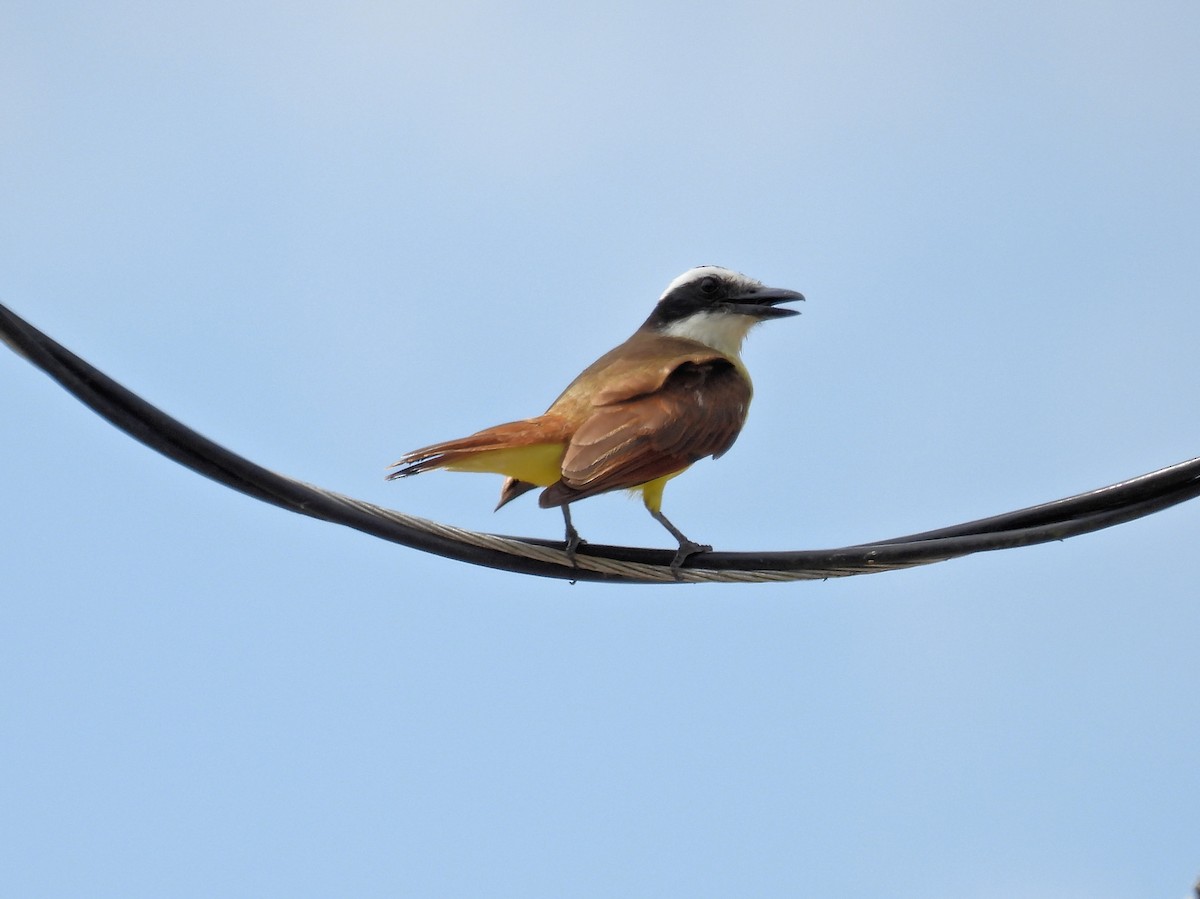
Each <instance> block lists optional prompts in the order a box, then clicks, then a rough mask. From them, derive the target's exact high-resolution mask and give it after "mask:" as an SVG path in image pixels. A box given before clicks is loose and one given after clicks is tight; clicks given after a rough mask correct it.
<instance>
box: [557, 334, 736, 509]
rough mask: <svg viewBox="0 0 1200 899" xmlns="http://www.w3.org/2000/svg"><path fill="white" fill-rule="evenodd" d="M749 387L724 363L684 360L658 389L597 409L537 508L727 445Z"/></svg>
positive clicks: (659, 472)
mask: <svg viewBox="0 0 1200 899" xmlns="http://www.w3.org/2000/svg"><path fill="white" fill-rule="evenodd" d="M750 394H751V391H750V383H749V381H748V380H747V379H746V377H745V376H744V375H743V374H742V373H741V372H740V371H738V369H737V367H736V366H735V365H734V364H733V363H732V362H731V361H729V360H728V359H724V358H715V359H709V360H707V361H704V362H691V361H688V362H683V363H682V364H680V365H678V366H677V367H676V368H675V369H674V370H673V371H672V372H671V373H670V374H669V375H668V376H667V378H666V379H665V380H664V381H663V382H662V386H661V387H659V388H658V389H657V390H654V391H652V392H650V393H646V394H643V395H641V396H635V397H632V398H630V399H627V400H623V401H621V402H617V403H612V404H610V405H604V406H599V407H597V408H595V410H594V411H593V412H592V414H591V415H590V416H589V417H588V419H587V420H586V421H585V422H584V423H583V425H582V426H581V427H580V428H579V430H577V431H576V432H575V434H574V436H573V437H572V438H571V442H570V444H569V445H568V447H567V452H566V455H565V456H564V457H563V463H562V467H563V476H562V480H561V481H559V482H558V483H556V484H554V485H552V486H550V487H547V488H546V489H545V490H544V491H542V494H541V497H540V498H539V500H538V504H539V505H540V506H542V507H543V508H548V507H550V506H561V505H563V504H564V503H569V502H574V501H575V500H577V499H583V498H584V497H588V496H595V495H596V494H597V493H605V492H607V491H609V490H620V489H622V488H628V487H637V486H640V485H641V484H644V483H646V482H647V481H652V480H654V479H655V478H660V477H663V476H664V475H668V474H673V473H674V472H677V471H679V470H680V469H682V468H686V467H687V466H688V465H691V464H692V463H693V462H695V461H697V460H698V459H703V458H704V457H705V456H720V455H721V454H722V453H724V452H725V451H726V450H727V449H729V447H731V446H733V442H734V440H736V439H737V435H738V432H740V431H741V429H742V425H743V423H744V422H745V421H746V411H747V410H748V409H749V407H750Z"/></svg>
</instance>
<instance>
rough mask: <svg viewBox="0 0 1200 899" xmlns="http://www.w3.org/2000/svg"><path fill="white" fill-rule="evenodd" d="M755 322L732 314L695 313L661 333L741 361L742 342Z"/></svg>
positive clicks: (745, 316)
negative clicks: (694, 342) (700, 344)
mask: <svg viewBox="0 0 1200 899" xmlns="http://www.w3.org/2000/svg"><path fill="white" fill-rule="evenodd" d="M756 324H758V319H756V318H754V317H753V316H750V315H738V314H736V313H733V312H696V313H694V314H692V315H689V316H688V317H687V318H681V319H680V320H679V321H674V322H671V323H670V324H669V325H667V326H666V327H665V328H663V329H662V333H663V334H666V335H667V336H669V337H683V338H686V339H687V340H694V341H696V342H697V343H702V344H704V345H705V346H710V347H712V348H713V349H714V350H716V351H717V352H718V353H724V354H725V355H726V356H728V357H730V358H731V359H739V360H740V359H741V352H742V341H743V340H745V339H746V334H747V332H749V330H750V329H751V328H753V327H754V326H755V325H756Z"/></svg>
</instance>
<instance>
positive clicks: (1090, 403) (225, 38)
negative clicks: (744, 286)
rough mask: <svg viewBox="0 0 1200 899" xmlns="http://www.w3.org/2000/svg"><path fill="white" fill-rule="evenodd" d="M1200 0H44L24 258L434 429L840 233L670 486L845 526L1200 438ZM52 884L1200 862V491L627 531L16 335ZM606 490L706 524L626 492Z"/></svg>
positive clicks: (391, 435)
mask: <svg viewBox="0 0 1200 899" xmlns="http://www.w3.org/2000/svg"><path fill="white" fill-rule="evenodd" d="M1198 43H1200V7H1198V6H1197V5H1196V4H1195V3H1190V2H1163V3H1154V4H1140V5H1138V4H1121V3H1112V2H1088V3H1083V2H1050V3H1046V2H1038V3H1032V2H1009V3H1004V4H959V3H948V2H899V0H897V2H890V3H888V2H849V3H843V4H829V3H823V4H812V3H787V4H784V3H775V4H772V3H767V4H757V5H752V6H748V7H747V6H742V7H736V6H734V5H732V4H730V5H715V4H695V5H689V4H679V3H653V2H651V3H639V4H617V5H607V6H598V7H594V8H590V9H587V10H582V9H580V10H576V9H573V8H571V7H570V6H569V5H567V6H564V5H562V4H549V3H544V4H543V3H518V4H508V5H499V4H497V5H480V4H476V3H470V2H461V3H453V2H451V3H441V4H437V5H436V6H435V5H433V4H423V5H420V6H419V7H418V6H413V7H408V6H405V5H403V4H400V5H394V4H377V3H348V4H336V5H335V4H320V3H317V4H307V5H305V7H304V8H303V9H301V8H300V7H297V6H295V5H294V4H275V3H264V2H253V0H252V2H240V3H237V4H232V3H214V4H205V5H203V6H196V7H194V8H190V9H184V8H180V7H178V6H177V5H163V4H152V3H139V2H128V3H99V4H69V3H68V4H56V3H37V4H35V3H25V2H15V3H8V4H5V5H3V6H0V119H2V120H3V122H4V127H3V128H2V129H0V173H2V175H0V184H2V190H3V202H2V203H0V229H2V232H0V302H4V303H5V304H7V305H9V306H10V307H12V308H13V309H14V310H15V311H17V312H18V313H20V314H21V315H23V316H25V317H26V318H28V319H29V320H30V321H31V322H33V323H34V324H35V325H37V326H38V327H40V328H42V329H43V330H45V331H47V332H48V333H50V334H51V335H52V336H54V337H56V338H57V339H59V340H60V341H62V342H63V343H65V344H66V345H67V346H68V347H70V348H71V349H73V350H75V351H76V352H78V353H80V354H81V355H83V356H84V357H85V358H87V359H89V360H90V361H91V362H93V363H94V364H96V365H98V366H99V367H100V368H101V369H103V370H105V371H107V372H108V373H109V374H111V375H113V376H114V377H116V378H117V379H118V380H120V381H122V382H123V383H125V384H126V385H127V386H129V387H130V388H132V389H134V390H135V391H137V392H140V393H141V394H142V395H144V396H145V397H146V398H148V399H149V400H151V401H152V402H154V403H156V404H158V405H160V406H162V407H163V408H164V409H166V410H167V411H169V412H171V413H172V414H174V415H176V416H177V417H179V418H181V419H182V420H183V421H185V422H187V423H188V424H190V425H192V426H193V427H196V428H197V429H199V430H200V431H201V432H203V433H205V434H207V435H208V436H210V437H212V438H214V439H216V440H218V441H220V442H222V443H224V444H226V445H227V446H229V447H231V448H233V449H235V450H237V451H239V452H241V453H243V454H245V455H247V456H249V457H250V458H252V459H254V460H255V461H258V462H260V463H262V464H264V465H267V466H268V467H272V468H275V469H277V470H280V471H282V472H285V473H287V474H291V475H293V476H296V477H299V478H302V479H304V480H307V481H311V482H314V483H318V484H321V485H324V486H328V487H331V488H333V489H337V490H341V491H343V492H346V493H350V494H353V495H355V496H360V497H363V498H365V499H368V500H371V501H373V502H378V503H382V504H385V505H390V506H393V507H395V508H399V509H402V510H404V511H407V512H412V513H415V514H419V515H424V516H427V517H432V518H437V519H439V520H444V521H448V522H451V523H454V524H458V525H462V526H466V527H472V528H478V529H487V530H497V531H500V532H505V533H521V534H529V535H536V536H546V537H557V536H559V534H560V532H561V531H560V520H559V517H558V516H557V515H556V514H554V513H548V512H543V511H541V510H539V509H537V508H536V503H534V502H532V501H530V500H529V499H526V500H524V501H522V502H517V503H514V504H513V505H512V506H510V507H507V508H506V509H504V510H503V511H502V512H500V513H496V514H495V515H493V514H492V512H491V508H492V505H493V504H494V502H495V495H496V490H497V488H498V486H499V485H498V482H497V481H498V479H495V478H489V477H483V476H473V475H449V474H432V475H428V476H424V477H421V478H416V479H410V480H408V481H404V482H401V483H391V484H389V483H385V482H384V480H383V473H384V469H385V466H386V465H387V464H388V463H389V462H391V461H393V460H394V459H395V458H397V457H398V456H399V455H400V454H401V453H402V452H403V451H405V450H408V449H411V448H414V447H416V446H420V445H423V444H426V443H429V442H432V441H435V440H439V439H443V438H447V437H452V436H457V435H460V434H463V433H467V432H470V431H472V430H475V429H477V428H479V427H482V426H484V425H488V424H492V423H496V422H499V421H503V420H508V419H511V418H517V417H523V416H526V415H529V414H533V413H536V412H539V411H541V410H542V409H543V408H544V407H545V406H546V405H547V404H548V403H549V402H550V400H552V399H553V398H554V396H555V395H556V394H557V392H558V390H559V389H560V388H561V387H562V386H563V385H564V384H565V383H566V382H567V381H568V380H569V379H570V378H571V377H572V376H573V375H574V374H575V373H576V372H577V371H578V370H579V369H580V368H581V367H582V366H583V365H585V364H586V363H587V362H589V361H591V359H593V358H594V357H595V356H597V355H599V354H600V353H601V352H603V351H605V350H606V349H608V348H609V347H610V346H612V345H613V344H615V343H617V342H618V341H620V340H622V339H623V338H624V337H625V336H627V335H628V333H629V332H630V331H632V329H633V328H634V327H636V326H637V324H638V323H640V321H641V320H642V319H643V318H644V317H645V315H646V314H647V313H648V311H649V309H650V306H651V305H652V303H653V301H654V299H655V298H656V297H657V296H658V294H659V292H660V291H661V290H662V288H663V287H664V286H665V285H666V284H667V282H668V281H670V280H671V279H672V278H673V277H674V276H675V275H677V274H679V273H680V272H681V271H683V270H684V269H686V268H689V267H691V266H693V265H696V264H700V263H717V264H721V265H726V266H729V267H732V268H735V269H738V270H741V271H745V272H747V273H749V274H751V275H753V276H755V277H758V278H761V279H763V280H764V281H766V282H768V283H770V284H773V285H777V286H784V287H791V288H795V289H798V290H801V291H803V292H804V293H805V294H806V295H807V296H808V303H807V304H806V305H805V308H804V315H803V317H801V318H797V319H789V320H787V321H785V322H779V323H777V324H772V325H771V326H769V327H765V328H763V329H761V330H760V331H757V332H755V333H753V334H752V335H751V336H750V340H749V342H748V344H747V348H746V353H745V359H746V362H747V364H748V365H749V367H750V369H751V370H752V372H753V373H754V376H755V382H756V387H757V393H756V397H755V405H754V409H753V411H752V413H751V416H750V421H749V424H748V426H747V428H746V430H745V431H744V433H743V434H742V436H741V438H740V440H739V442H738V445H737V446H736V447H735V448H734V449H733V450H732V451H731V452H730V453H729V454H728V455H727V456H725V457H724V458H723V459H721V460H719V461H717V462H706V463H702V464H700V465H697V466H696V467H695V468H694V469H693V470H692V471H691V472H689V474H688V475H687V476H686V477H684V478H681V479H679V480H677V481H675V482H673V483H672V484H671V485H670V486H669V488H668V490H667V495H666V503H665V507H664V508H665V511H666V512H667V514H668V515H670V516H671V518H672V519H673V520H674V521H675V522H676V523H677V524H678V525H679V526H680V527H681V528H682V529H683V530H684V531H685V532H687V533H688V534H689V535H690V536H692V537H693V538H695V539H700V540H704V541H707V542H711V543H713V544H716V545H717V546H719V547H721V548H728V549H799V548H818V547H830V546H839V545H844V544H847V543H854V542H862V541H866V540H870V539H875V538H883V537H889V536H894V535H897V534H900V533H907V532H912V531H917V530H922V529H926V528H932V527H938V526H941V525H945V524H950V523H955V522H959V521H963V520H966V519H970V518H975V517H980V516H983V515H988V514H993V513H998V512H1002V511H1007V510H1009V509H1014V508H1017V507H1020V506H1024V505H1028V504H1031V503H1035V502H1040V501H1043V500H1048V499H1053V498H1057V497H1059V496H1064V495H1067V494H1070V493H1074V492H1077V491H1081V490H1087V489H1091V488H1093V487H1098V486H1101V485H1104V484H1108V483H1111V482H1114V481H1117V480H1120V479H1122V478H1125V477H1129V476H1133V475H1136V474H1140V473H1142V472H1145V471H1149V470H1152V469H1155V468H1158V467H1160V466H1163V465H1167V464H1170V463H1173V462H1177V461H1180V460H1183V459H1186V458H1190V457H1192V456H1195V455H1197V454H1200V429H1198V428H1197V425H1196V415H1195V398H1196V396H1197V395H1200V366H1197V364H1196V346H1197V342H1198V337H1200V312H1198V311H1197V309H1198V305H1197V289H1196V285H1197V283H1200V253H1198V252H1197V247H1198V246H1200V214H1198V212H1197V210H1198V209H1200V167H1198V166H1197V160H1198V159H1200V56H1198V55H1197V54H1196V52H1195V47H1196V46H1197V44H1198ZM0 383H2V384H3V389H0V415H2V416H3V420H4V421H5V422H7V423H8V424H7V426H6V427H5V428H4V429H3V434H2V439H0V471H2V472H3V475H2V476H0V479H2V480H0V483H2V484H3V495H4V514H3V516H2V517H0V536H2V538H3V539H2V540H0V566H3V571H4V578H3V587H2V588H0V590H2V592H3V597H4V598H3V601H0V729H2V734H0V770H3V771H4V772H5V775H4V777H3V778H0V893H4V894H5V895H21V896H78V895H90V896H122V897H134V896H164V895H166V896H214V895H247V896H248V895H254V896H289V897H295V896H332V895H342V896H344V895H354V896H457V895H461V896H483V895H487V896H521V897H529V896H597V897H600V896H604V897H610V896H618V895H620V896H666V895H680V896H683V895H686V896H730V895H739V896H779V895H790V896H821V897H857V896H865V895H877V894H879V892H880V891H881V890H883V891H885V892H886V893H887V894H888V895H889V896H896V897H930V896H953V897H979V899H987V897H1000V896H1006V897H1007V896H1021V897H1032V899H1043V897H1045V899H1050V897H1053V899H1059V897H1063V899H1069V897H1084V896H1086V897H1089V899H1097V897H1101V899H1105V897H1146V896H1173V897H1183V896H1185V895H1186V894H1187V892H1188V889H1189V887H1190V885H1191V883H1192V882H1193V881H1194V880H1195V878H1196V876H1197V875H1198V874H1200V825H1198V824H1197V820H1196V815H1195V809H1196V807H1197V805H1198V804H1200V764H1198V762H1197V751H1196V747H1197V746H1200V674H1198V673H1197V668H1196V664H1195V635H1196V633H1197V632H1198V631H1200V591H1198V590H1197V586H1196V572H1195V565H1194V559H1195V553H1196V539H1197V525H1198V523H1200V507H1198V506H1196V505H1195V504H1194V503H1193V504H1185V505H1183V506H1180V507H1177V508H1174V509H1171V510H1168V511H1166V512H1163V513H1160V514H1158V515H1155V516H1152V517H1151V518H1148V519H1146V520H1143V521H1139V522H1135V523H1131V524H1127V525H1124V526H1121V527H1118V528H1114V529H1112V530H1109V531H1105V532H1101V533H1098V534H1094V535H1090V536H1085V537H1081V538H1077V539H1074V540H1071V541H1068V542H1066V543H1062V544H1055V545H1050V546H1043V547H1036V548H1031V549H1026V550H1016V551H1006V552H1001V553H995V554H990V555H982V556H976V557H972V558H968V559H966V560H961V561H957V562H952V563H947V564H943V565H937V566H933V567H930V568H926V569H921V570H914V571H909V572H901V573H897V574H887V575H877V576H872V577H861V578H850V579H846V580H842V581H836V582H834V581H831V582H826V583H812V584H793V585H784V586H759V587H685V588H675V587H663V588H659V587H611V586H608V587H605V586H600V585H587V584H578V585H575V586H573V587H572V586H569V585H567V584H565V583H560V582H551V581H541V580H535V579H528V578H522V577H518V576H514V575H509V574H503V573H499V572H494V571H489V570H484V569H477V568H471V567H466V566H462V565H458V564H454V563H450V562H448V561H445V560H442V559H438V558H433V557H429V556H425V555H422V554H420V553H417V552H414V551H411V550H407V549H403V548H399V547H395V546H391V545H388V544H384V543H381V542H378V541H374V540H372V539H370V538H368V537H365V536H363V535H360V534H357V533H353V532H349V531H343V530H340V529H338V528H334V527H331V526H328V525H323V524H320V523H318V522H314V521H309V520H306V519H302V518H300V517H298V516H295V515H289V514H287V513H284V512H281V511H279V510H276V509H273V508H269V507H267V506H264V505H261V504H259V503H256V502H254V501H252V500H249V499H247V498H245V497H242V496H240V495H238V494H235V493H233V492H231V491H229V490H227V489H224V488H221V487H218V486H216V485H214V484H212V483H210V482H208V481H206V480H204V479H202V478H200V477H198V476H196V475H194V474H192V473H190V472H188V471H186V470H184V469H182V468H180V467H178V466H176V465H174V464H172V463H170V462H168V461H166V460H164V459H162V458H160V457H158V456H156V455H154V454H152V453H151V452H150V451H148V450H146V449H145V448H143V447H142V446H141V445H139V444H137V443H135V442H133V441H132V440H130V439H129V438H127V437H125V436H124V435H122V434H119V433H117V432H116V431H115V430H113V429H112V428H111V427H109V426H108V425H107V424H105V423H103V422H102V421H100V419H98V418H97V417H95V416H94V415H92V414H91V413H89V412H87V411H86V410H84V409H83V408H82V407H81V406H79V404H77V403H76V402H75V401H74V400H72V399H70V398H69V397H68V396H66V395H65V394H64V393H62V391H61V390H59V389H58V388H57V387H56V386H55V385H53V384H52V383H51V382H50V381H49V380H47V379H46V378H44V377H43V376H42V375H40V374H39V373H37V372H36V371H35V370H34V369H33V368H32V367H30V366H29V365H28V364H26V363H25V362H23V361H22V360H20V359H18V358H17V357H15V356H13V355H11V354H8V353H0ZM575 520H576V524H577V525H578V526H579V528H580V530H581V531H582V532H583V534H584V536H585V537H590V538H592V539H594V540H597V541H603V542H617V543H632V544H638V545H653V546H666V545H668V544H669V542H670V540H669V538H667V537H666V535H665V534H664V533H663V532H662V530H661V529H660V528H659V527H658V525H656V524H655V523H654V522H653V521H652V520H650V519H649V517H648V516H646V515H645V513H644V512H643V511H642V509H641V508H640V505H639V504H637V503H636V502H630V501H629V500H627V499H626V498H624V497H622V496H606V497H600V498H597V499H594V500H589V501H588V502H587V503H584V504H582V505H580V506H579V507H577V509H576V512H575Z"/></svg>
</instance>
